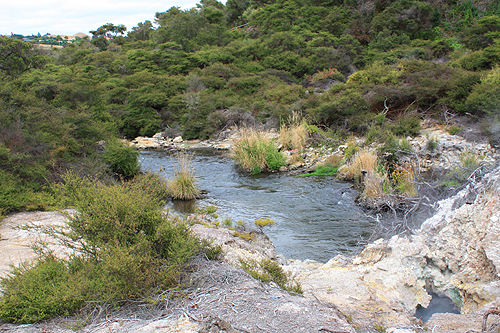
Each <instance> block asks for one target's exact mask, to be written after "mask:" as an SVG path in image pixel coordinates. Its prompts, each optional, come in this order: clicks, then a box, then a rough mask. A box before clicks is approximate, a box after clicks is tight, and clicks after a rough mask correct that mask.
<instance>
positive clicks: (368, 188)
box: [363, 172, 391, 200]
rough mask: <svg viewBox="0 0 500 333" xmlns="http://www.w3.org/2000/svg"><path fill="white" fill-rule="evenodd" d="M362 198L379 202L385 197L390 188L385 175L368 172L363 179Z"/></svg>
mask: <svg viewBox="0 0 500 333" xmlns="http://www.w3.org/2000/svg"><path fill="white" fill-rule="evenodd" d="M363 185H364V190H363V197H364V198H366V199H371V200H379V199H381V198H383V197H385V196H386V195H387V194H388V193H387V191H388V190H389V189H390V188H391V187H390V182H389V180H388V179H387V176H386V175H381V174H379V173H378V172H370V173H368V174H366V176H365V177H364V179H363Z"/></svg>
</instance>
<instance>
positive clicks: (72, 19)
mask: <svg viewBox="0 0 500 333" xmlns="http://www.w3.org/2000/svg"><path fill="white" fill-rule="evenodd" d="M199 2H200V1H199V0H164V1H158V0H143V1H140V0H81V1H72V0H70V1H68V0H37V1H35V0H0V35H10V33H11V32H13V33H15V34H21V35H31V34H35V35H36V34H37V33H40V34H42V35H45V34H46V33H51V34H55V35H74V34H76V33H78V32H83V33H85V34H89V31H90V30H96V29H97V28H99V27H100V26H101V25H103V24H106V23H113V24H115V25H118V24H123V25H125V26H126V27H127V29H128V30H131V29H132V28H133V27H136V26H137V23H139V22H144V21H146V20H150V21H151V22H154V15H155V13H156V12H164V11H166V10H168V9H169V8H171V7H173V6H179V7H181V8H182V9H189V8H193V7H195V6H196V3H199ZM223 3H225V1H224V2H223Z"/></svg>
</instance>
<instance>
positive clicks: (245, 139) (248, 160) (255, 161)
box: [231, 129, 286, 174]
mask: <svg viewBox="0 0 500 333" xmlns="http://www.w3.org/2000/svg"><path fill="white" fill-rule="evenodd" d="M231 156H232V158H233V159H234V160H235V161H236V162H237V163H238V164H239V165H240V166H241V167H242V168H243V169H245V170H247V171H249V172H250V173H252V174H257V173H261V172H263V171H272V170H278V169H279V168H280V167H281V166H284V165H286V158H285V156H284V155H283V154H282V153H281V152H279V151H278V148H277V147H276V145H275V143H274V141H273V140H272V139H270V138H268V137H267V136H265V135H264V134H263V133H260V132H257V131H254V130H251V129H245V130H242V131H241V138H240V139H239V140H238V141H236V142H235V144H234V146H233V150H232V152H231Z"/></svg>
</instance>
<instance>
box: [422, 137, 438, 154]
mask: <svg viewBox="0 0 500 333" xmlns="http://www.w3.org/2000/svg"><path fill="white" fill-rule="evenodd" d="M437 146H438V141H437V139H436V138H430V139H428V140H427V144H426V145H425V148H426V149H427V150H428V151H430V152H433V151H434V150H436V148H437Z"/></svg>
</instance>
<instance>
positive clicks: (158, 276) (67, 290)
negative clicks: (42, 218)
mask: <svg viewBox="0 0 500 333" xmlns="http://www.w3.org/2000/svg"><path fill="white" fill-rule="evenodd" d="M56 191H57V193H59V195H60V196H61V199H62V200H63V202H64V205H65V206H67V205H68V204H69V205H71V206H72V207H74V208H75V209H76V212H75V213H73V214H67V215H66V216H67V218H68V228H65V229H61V230H56V231H55V233H54V234H55V235H56V237H58V238H59V239H61V240H62V241H64V242H65V244H66V245H67V246H69V248H70V249H71V250H73V255H72V256H70V257H69V259H67V260H63V259H57V258H55V257H54V256H52V255H50V254H45V255H42V256H41V257H40V258H39V259H38V260H37V261H35V263H33V264H32V265H29V264H24V265H23V266H20V267H18V268H16V269H15V270H14V271H13V273H12V274H11V275H10V276H9V277H7V278H6V279H3V280H2V289H3V294H2V295H1V296H0V318H1V319H2V320H6V321H10V322H35V321H39V320H43V319H47V318H50V317H53V316H55V315H67V314H71V313H74V312H75V311H76V310H77V309H78V308H80V307H81V306H82V305H83V304H84V303H85V302H86V301H94V302H98V303H103V302H117V301H121V300H130V299H141V298H143V297H147V296H148V295H149V294H150V293H152V292H154V291H155V290H157V289H161V290H164V289H166V288H172V287H176V286H177V285H178V283H179V282H178V281H179V275H180V274H181V273H182V267H183V264H184V263H185V262H186V261H187V260H189V259H190V258H191V257H192V256H193V255H194V254H196V253H197V252H198V251H199V250H200V242H199V241H198V239H196V238H194V237H193V236H191V234H190V233H189V231H188V228H187V226H186V225H185V224H184V223H183V222H182V221H180V220H178V219H167V217H166V216H165V214H164V212H163V207H164V202H163V200H162V198H164V197H165V195H166V188H165V187H163V188H162V187H159V186H158V179H157V177H155V176H151V175H146V176H143V177H139V178H136V179H134V180H133V181H131V182H127V183H118V184H111V185H105V184H103V183H102V182H100V181H97V180H94V181H92V180H90V179H89V178H87V177H84V178H81V177H79V176H77V175H75V174H72V173H69V174H66V175H65V176H64V183H63V184H61V185H58V186H57V187H56Z"/></svg>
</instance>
